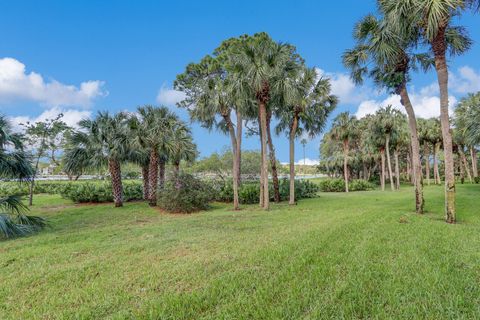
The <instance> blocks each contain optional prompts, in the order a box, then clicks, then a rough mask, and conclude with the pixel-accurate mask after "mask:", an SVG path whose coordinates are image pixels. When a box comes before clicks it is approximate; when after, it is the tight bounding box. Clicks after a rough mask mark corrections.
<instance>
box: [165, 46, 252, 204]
mask: <svg viewBox="0 0 480 320" xmlns="http://www.w3.org/2000/svg"><path fill="white" fill-rule="evenodd" d="M237 41H239V40H238V39H229V40H226V41H224V42H223V43H222V45H221V46H220V47H219V48H218V49H217V50H216V51H215V57H212V56H206V57H204V58H203V59H202V60H201V61H200V62H199V63H198V64H194V63H191V64H189V65H188V66H187V68H186V70H185V72H184V73H182V74H180V75H178V76H177V79H176V80H175V83H174V87H175V89H176V90H179V91H182V92H184V93H185V95H186V97H185V99H184V100H183V101H181V102H180V103H178V106H179V107H183V108H187V109H188V111H189V113H190V118H191V119H192V120H194V121H198V122H200V123H201V124H202V126H203V127H205V128H207V129H209V130H211V129H212V128H213V127H215V128H217V129H218V130H220V131H221V132H223V133H228V134H229V135H230V140H231V144H232V155H233V166H232V177H233V206H234V209H235V210H238V209H239V198H238V188H239V183H240V175H241V168H240V162H241V142H242V124H243V117H242V110H241V109H242V106H243V104H242V102H241V101H240V100H239V99H237V95H236V91H234V90H231V87H230V78H231V76H230V73H229V72H228V70H227V69H228V65H227V60H228V59H227V57H228V54H229V53H230V47H231V45H234V44H235V43H236V42H237ZM232 113H235V118H236V125H235V124H234V122H233V120H232ZM217 116H219V119H217Z"/></svg>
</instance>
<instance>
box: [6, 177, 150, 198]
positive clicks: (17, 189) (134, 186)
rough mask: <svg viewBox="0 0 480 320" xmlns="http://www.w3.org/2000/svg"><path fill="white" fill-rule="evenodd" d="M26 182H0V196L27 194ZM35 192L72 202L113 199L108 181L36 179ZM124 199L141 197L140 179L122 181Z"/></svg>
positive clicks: (27, 185)
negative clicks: (58, 196) (57, 195)
mask: <svg viewBox="0 0 480 320" xmlns="http://www.w3.org/2000/svg"><path fill="white" fill-rule="evenodd" d="M29 187H30V185H29V184H28V183H13V182H2V183H0V196H6V195H11V194H15V195H21V196H24V195H27V194H29ZM34 193H35V194H39V193H48V194H60V195H61V196H62V197H64V198H66V199H70V200H72V201H74V202H110V201H113V195H112V185H111V182H110V181H103V180H102V181H98V180H96V181H38V182H35V189H34ZM123 199H124V201H132V200H141V199H143V185H142V182H141V181H135V180H131V181H129V180H127V181H124V182H123Z"/></svg>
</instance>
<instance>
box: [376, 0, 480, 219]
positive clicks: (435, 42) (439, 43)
mask: <svg viewBox="0 0 480 320" xmlns="http://www.w3.org/2000/svg"><path fill="white" fill-rule="evenodd" d="M379 3H380V7H381V8H382V10H384V11H385V12H386V13H387V14H388V16H389V21H390V22H391V23H392V24H393V25H394V27H395V29H396V31H397V34H412V30H418V31H419V33H418V35H419V39H418V40H419V41H421V40H423V41H424V42H425V43H426V44H428V45H429V46H430V49H431V51H432V53H433V55H434V61H435V70H436V72H437V78H438V85H439V88H440V122H441V127H442V140H443V149H444V155H445V163H444V165H445V220H446V222H447V223H455V221H456V217H455V172H454V159H453V149H452V136H451V133H450V121H449V115H448V67H447V59H446V54H447V52H448V51H450V53H451V54H452V55H456V54H461V53H463V52H465V51H467V50H468V49H469V47H470V45H471V41H470V39H469V38H468V36H467V35H466V31H465V29H464V28H463V27H454V26H452V20H453V17H454V16H455V15H458V14H459V13H460V12H461V11H462V10H465V9H466V8H467V6H468V5H469V4H470V3H471V1H469V0H448V1H445V0H430V1H425V0H409V1H398V0H379Z"/></svg>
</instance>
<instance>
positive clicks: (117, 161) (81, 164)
mask: <svg viewBox="0 0 480 320" xmlns="http://www.w3.org/2000/svg"><path fill="white" fill-rule="evenodd" d="M127 120H128V116H127V114H126V113H123V112H120V113H117V114H115V115H110V114H109V113H108V112H99V113H98V114H97V116H96V118H95V119H93V120H91V119H83V120H81V121H80V122H79V123H78V126H79V130H77V131H75V132H73V133H72V135H71V136H70V142H69V145H70V147H69V148H68V149H67V150H66V151H65V169H66V171H67V172H68V171H76V170H79V169H80V168H104V167H108V171H109V173H110V178H111V181H112V190H113V201H114V203H115V207H121V206H122V205H123V185H122V172H121V163H122V162H124V161H126V160H128V158H129V152H130V150H131V148H130V143H129V142H130V136H129V131H128V126H127Z"/></svg>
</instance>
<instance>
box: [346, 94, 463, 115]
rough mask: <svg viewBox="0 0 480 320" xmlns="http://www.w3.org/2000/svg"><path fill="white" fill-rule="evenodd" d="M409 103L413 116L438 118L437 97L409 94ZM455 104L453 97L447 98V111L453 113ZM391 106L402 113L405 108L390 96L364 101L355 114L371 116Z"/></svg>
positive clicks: (397, 99)
mask: <svg viewBox="0 0 480 320" xmlns="http://www.w3.org/2000/svg"><path fill="white" fill-rule="evenodd" d="M410 101H411V102H412V105H413V109H414V111H415V116H416V117H418V118H432V117H438V116H440V98H439V97H438V96H430V95H423V94H422V91H421V92H420V93H415V92H414V91H411V92H410ZM456 103H457V99H456V98H455V97H454V96H450V97H449V111H450V113H452V112H453V106H454V105H455V104H456ZM388 105H392V106H393V107H394V108H396V109H398V110H400V111H401V112H403V113H406V112H405V108H404V107H403V106H402V104H401V103H400V96H398V95H390V96H388V97H387V98H385V99H383V100H366V101H363V102H362V103H360V105H359V106H358V110H357V112H356V114H355V115H356V116H357V118H363V117H365V116H366V115H367V114H373V113H375V111H377V110H378V109H380V108H381V107H386V106H388Z"/></svg>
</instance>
